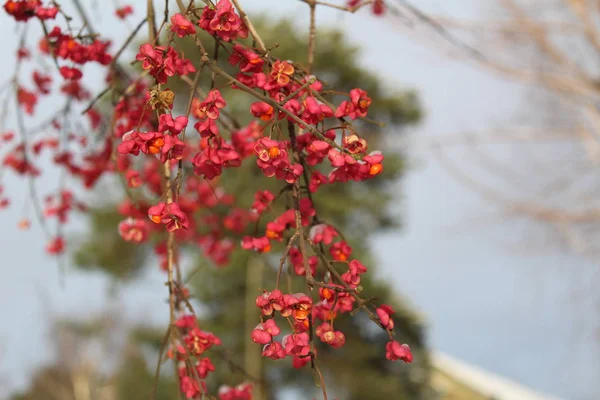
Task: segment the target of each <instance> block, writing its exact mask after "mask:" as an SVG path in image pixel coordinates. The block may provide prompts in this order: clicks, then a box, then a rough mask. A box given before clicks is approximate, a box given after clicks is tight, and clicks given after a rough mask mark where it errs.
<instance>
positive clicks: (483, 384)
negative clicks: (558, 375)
mask: <svg viewBox="0 0 600 400" xmlns="http://www.w3.org/2000/svg"><path fill="white" fill-rule="evenodd" d="M430 357H431V362H432V364H433V366H434V367H435V368H437V369H438V370H440V371H441V372H443V373H445V374H447V375H449V376H451V377H452V378H454V379H456V380H458V381H460V382H461V383H463V384H464V385H465V386H468V387H469V388H471V389H472V390H474V391H476V392H479V393H481V394H482V395H483V396H487V397H490V398H493V399H497V400H561V399H559V398H557V397H552V396H548V395H545V394H541V393H539V392H536V391H534V390H532V389H529V388H527V387H525V386H523V385H521V384H519V383H516V382H513V381H511V380H510V379H508V378H505V377H502V376H500V375H496V374H493V373H491V372H488V371H485V370H483V369H481V368H478V367H475V366H473V365H469V364H467V363H465V362H464V361H460V360H457V359H455V358H453V357H451V356H449V355H447V354H444V353H440V352H436V351H432V352H431V353H430Z"/></svg>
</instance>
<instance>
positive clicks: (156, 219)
mask: <svg viewBox="0 0 600 400" xmlns="http://www.w3.org/2000/svg"><path fill="white" fill-rule="evenodd" d="M150 219H151V220H152V222H154V223H155V224H160V220H161V218H160V215H151V216H150Z"/></svg>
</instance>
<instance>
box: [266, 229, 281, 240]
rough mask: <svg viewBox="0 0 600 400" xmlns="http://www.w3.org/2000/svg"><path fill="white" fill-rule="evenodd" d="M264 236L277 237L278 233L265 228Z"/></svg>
mask: <svg viewBox="0 0 600 400" xmlns="http://www.w3.org/2000/svg"><path fill="white" fill-rule="evenodd" d="M265 236H266V237H268V238H269V239H277V238H278V237H279V234H278V233H277V232H275V231H272V230H270V229H267V231H266V232H265Z"/></svg>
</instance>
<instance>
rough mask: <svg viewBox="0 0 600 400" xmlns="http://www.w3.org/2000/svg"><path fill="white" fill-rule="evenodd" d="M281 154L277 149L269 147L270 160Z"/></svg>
mask: <svg viewBox="0 0 600 400" xmlns="http://www.w3.org/2000/svg"><path fill="white" fill-rule="evenodd" d="M280 153H281V152H280V151H279V148H277V147H271V148H270V149H269V157H270V158H275V157H277V156H278V155H279V154H280Z"/></svg>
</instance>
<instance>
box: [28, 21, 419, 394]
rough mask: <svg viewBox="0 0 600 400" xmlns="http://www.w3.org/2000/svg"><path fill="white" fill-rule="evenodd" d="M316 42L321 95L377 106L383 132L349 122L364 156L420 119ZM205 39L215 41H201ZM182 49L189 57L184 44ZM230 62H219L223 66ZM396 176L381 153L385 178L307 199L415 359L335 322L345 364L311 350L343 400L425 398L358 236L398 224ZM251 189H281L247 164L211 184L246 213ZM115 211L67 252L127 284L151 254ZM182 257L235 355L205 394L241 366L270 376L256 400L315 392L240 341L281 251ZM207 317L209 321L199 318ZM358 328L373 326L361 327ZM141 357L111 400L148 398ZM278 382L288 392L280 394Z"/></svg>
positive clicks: (127, 363)
mask: <svg viewBox="0 0 600 400" xmlns="http://www.w3.org/2000/svg"><path fill="white" fill-rule="evenodd" d="M255 24H256V26H257V29H258V30H260V31H261V32H262V33H261V35H262V37H263V39H264V41H265V42H266V43H269V44H271V45H273V50H272V54H273V55H274V56H275V57H278V58H280V59H291V60H295V61H297V60H303V59H304V58H305V57H306V53H307V49H306V43H305V42H306V41H305V39H304V38H303V37H300V36H299V34H298V30H297V27H296V26H295V25H294V24H293V23H292V22H291V21H289V20H283V21H279V22H277V23H273V22H272V21H269V20H267V19H264V18H263V19H257V20H256V22H255ZM318 38H319V43H318V45H317V52H316V56H315V63H314V67H313V72H314V74H315V75H316V76H318V77H320V78H321V79H322V80H323V82H324V84H325V85H326V88H325V93H327V94H326V96H327V97H329V99H330V100H333V101H334V102H338V103H339V101H337V100H335V99H336V96H337V94H336V92H327V89H328V88H329V87H334V88H336V90H339V91H342V92H349V91H350V90H351V89H353V88H355V87H361V88H363V89H365V90H366V91H367V92H368V94H369V96H370V97H371V98H372V100H373V102H372V105H371V107H370V109H369V116H370V118H372V119H373V120H376V121H380V122H383V123H385V124H386V125H385V127H382V126H380V125H379V124H377V123H373V122H369V121H366V122H365V121H361V122H359V123H358V124H357V125H356V127H357V128H358V129H360V132H361V136H363V137H365V138H366V139H367V140H368V142H369V143H370V144H371V146H372V147H373V146H377V147H380V148H384V147H390V146H391V145H393V143H394V141H395V140H397V138H398V137H399V135H400V134H401V132H402V130H403V128H405V127H407V126H409V125H411V124H415V123H417V122H418V121H419V119H420V118H421V109H420V106H419V104H418V101H417V97H416V94H415V93H414V92H412V91H397V90H393V89H391V85H390V84H389V83H388V82H385V81H383V80H382V78H380V77H378V76H377V75H376V74H375V73H374V72H371V71H368V70H366V69H365V68H363V67H360V66H359V65H358V63H357V60H359V59H360V53H359V50H358V49H357V48H355V47H352V46H350V45H349V44H348V43H347V42H346V40H345V39H344V37H343V35H342V33H341V32H339V31H336V30H327V31H322V32H320V33H319V35H318ZM206 42H207V43H208V42H212V41H211V40H210V39H209V38H208V37H207V38H206ZM181 45H182V46H183V48H184V49H185V48H186V43H185V42H184V43H181ZM184 51H185V54H186V57H189V58H190V59H191V60H192V62H194V64H195V65H199V64H200V61H199V56H198V55H196V54H197V52H196V50H195V49H194V48H193V46H192V44H191V43H190V44H189V50H184ZM209 52H211V54H212V52H214V48H213V49H209ZM227 56H228V55H226V54H221V55H220V57H227ZM200 82H201V83H200V88H201V89H202V90H208V89H210V85H211V78H210V74H209V72H206V73H205V76H204V77H203V78H202V79H201V80H200ZM215 86H216V87H218V88H219V89H220V90H221V91H222V92H224V91H229V93H228V97H227V98H228V99H232V98H233V97H232V96H233V95H234V93H235V91H234V90H233V89H230V88H228V87H227V82H224V81H221V80H219V79H217V80H216V82H215ZM169 87H170V88H171V89H173V90H174V91H176V92H180V93H184V95H182V96H180V97H181V98H184V97H187V93H188V92H189V87H188V86H185V85H184V84H183V83H182V82H180V81H179V82H174V81H173V82H172V81H170V82H169ZM238 93H239V92H238ZM177 97H178V96H176V98H177ZM248 101H249V98H248V97H247V96H241V95H240V96H237V97H235V100H234V101H229V100H228V106H227V108H226V111H227V112H228V113H229V114H230V115H233V116H235V119H236V120H237V121H239V122H240V126H243V124H244V123H246V122H247V121H249V119H250V118H249V117H250V115H248V114H247V111H243V110H247V109H248V105H249V104H248V103H247V102H248ZM179 106H181V105H179ZM373 149H374V148H373ZM248 162H250V163H253V162H254V161H253V160H249V161H248ZM403 167H404V166H403V158H402V156H401V155H400V154H393V153H389V152H388V153H386V163H385V171H384V172H383V173H382V174H381V175H380V176H379V177H378V179H373V180H369V181H367V182H365V183H362V186H359V185H348V184H344V185H336V184H333V185H325V187H323V188H322V189H320V190H319V193H318V194H317V195H316V196H315V198H314V203H315V205H316V209H317V210H318V211H319V213H322V214H323V215H328V216H330V218H331V219H330V220H328V221H326V222H327V223H329V224H332V225H334V226H335V227H336V228H337V229H338V230H339V231H340V232H342V234H343V235H344V236H345V239H346V240H347V241H348V242H349V243H350V244H351V245H352V246H353V248H354V252H353V256H354V257H355V258H358V259H360V260H362V261H363V262H364V263H365V264H366V265H368V266H369V268H370V274H368V275H369V276H368V277H367V278H363V280H362V281H361V284H362V286H363V288H364V289H365V293H377V294H378V298H377V302H378V303H386V304H391V305H392V306H393V307H394V308H395V309H396V310H397V314H396V315H395V321H396V330H397V331H399V333H400V337H401V338H402V340H403V341H404V342H407V343H408V344H410V345H411V348H412V349H413V353H414V354H415V363H413V364H411V365H410V366H406V365H404V364H399V363H394V364H392V363H390V362H388V361H386V360H385V358H384V357H383V356H382V355H383V353H384V347H385V343H386V342H387V340H388V336H387V334H386V333H385V332H382V331H380V330H378V329H370V328H371V327H370V325H369V324H364V323H362V322H364V319H365V318H367V317H366V315H363V314H361V313H359V314H358V315H357V316H355V317H354V318H353V319H345V320H344V321H339V324H340V328H342V330H343V331H344V332H349V334H348V336H347V337H346V346H345V348H344V349H345V351H344V352H343V355H342V353H341V352H336V351H335V350H333V349H331V348H329V347H325V346H321V347H319V348H318V351H319V358H320V359H323V360H324V361H323V363H322V365H323V366H324V367H323V368H324V370H323V373H324V374H325V376H326V382H329V384H328V385H329V387H328V390H329V391H331V393H335V394H336V395H337V396H338V397H339V398H344V399H348V400H358V399H361V400H369V399H373V400H375V399H381V398H393V399H398V400H402V399H411V400H418V399H425V398H429V396H430V390H429V365H428V360H427V355H426V353H425V351H424V350H425V343H424V332H423V326H422V325H421V321H420V320H419V318H418V317H417V316H416V315H415V314H413V312H412V311H411V310H410V309H409V307H407V306H406V303H405V302H404V301H401V300H400V299H399V298H398V297H397V296H395V295H394V294H393V292H392V289H391V285H390V284H389V279H388V281H387V282H384V281H379V280H377V279H375V276H376V273H375V268H374V266H375V260H374V258H373V257H372V254H370V251H369V242H368V241H367V239H366V238H369V237H371V235H372V234H373V233H375V232H378V231H381V230H382V229H388V228H391V227H397V226H398V221H397V218H396V217H395V216H394V215H393V214H392V212H391V210H390V207H389V205H390V203H391V201H392V200H393V198H394V196H393V189H395V188H396V187H397V186H396V182H397V180H398V178H399V177H400V176H401V174H402V171H403ZM258 183H260V185H262V186H260V187H263V188H264V187H269V186H268V185H271V189H272V191H273V192H274V193H278V192H280V191H281V189H282V187H281V186H276V185H279V183H278V182H275V180H269V179H266V178H264V176H263V175H262V173H261V172H260V171H259V170H258V168H252V167H250V168H238V169H236V170H235V171H225V172H224V174H223V176H222V177H221V178H220V179H219V185H221V186H222V187H224V188H225V190H226V191H227V193H231V194H233V195H234V196H235V197H236V199H238V200H239V201H242V202H243V201H246V202H247V204H244V203H241V204H240V205H241V206H243V207H246V208H250V206H251V202H252V196H251V195H250V196H248V195H247V194H249V193H254V192H255V191H256V188H258V187H259V185H258ZM113 187H114V185H113ZM101 192H102V193H108V194H109V195H110V196H113V195H114V194H115V191H114V189H112V188H109V187H108V186H107V188H106V190H102V191H101ZM242 194H246V196H242ZM284 195H287V194H284ZM342 204H343V207H342V206H341V205H342ZM278 207H280V208H277V207H275V209H274V210H273V211H272V212H271V213H270V214H269V216H275V215H279V214H280V213H281V212H282V211H283V210H284V209H283V207H282V206H281V205H279V206H278ZM114 209H115V207H113V206H107V205H106V204H102V205H99V206H98V208H97V209H95V210H93V211H92V212H91V216H90V222H91V232H90V234H89V235H87V236H85V237H84V238H83V240H82V241H81V246H80V248H79V250H78V251H77V252H76V254H75V261H76V264H78V265H79V266H80V267H81V268H83V269H88V270H101V271H104V272H105V273H107V274H109V275H111V276H112V277H113V278H114V279H115V280H121V281H129V280H132V279H135V277H136V276H137V275H138V274H139V273H140V272H142V271H143V269H144V268H145V267H147V266H148V265H147V264H146V263H145V262H144V260H145V254H147V253H148V252H150V251H151V247H149V246H148V247H140V246H133V245H130V244H129V243H126V242H124V241H122V239H121V238H120V237H119V235H118V234H117V232H116V231H115V229H114V227H115V221H118V220H119V219H120V216H119V215H118V213H117V212H116V211H112V210H114ZM208 212H209V213H219V214H220V215H221V216H224V215H225V213H227V212H228V208H227V207H222V208H220V207H216V208H214V209H211V210H208ZM266 222H268V221H264V220H262V221H260V224H259V226H258V227H257V229H258V231H260V230H261V229H262V230H263V231H264V225H265V223H266ZM244 234H252V232H244ZM242 236H243V234H239V235H235V234H233V233H232V234H231V237H232V238H235V239H236V240H238V241H239V239H241V237H242ZM181 251H182V254H183V255H184V257H182V258H183V259H184V261H185V262H189V263H191V264H193V265H192V268H190V269H189V271H192V272H191V273H190V274H189V276H188V277H186V280H189V282H190V283H189V284H190V285H191V288H192V295H193V296H194V299H195V301H197V302H198V303H199V304H200V305H201V307H200V309H201V310H202V311H201V312H200V313H199V317H200V325H201V326H202V328H203V329H207V330H211V331H213V332H214V333H216V334H217V335H219V336H220V337H221V339H222V340H223V341H224V342H226V343H227V344H228V346H227V348H228V349H234V351H232V353H231V354H220V356H221V357H222V358H223V359H225V360H229V365H230V366H231V367H232V368H231V369H225V368H220V369H218V371H217V373H216V374H215V375H214V376H213V377H212V380H211V379H209V385H210V386H213V388H214V387H216V386H218V385H219V384H221V383H225V382H227V383H231V382H236V379H237V378H238V377H235V376H232V374H234V375H239V381H241V380H245V379H247V377H245V376H244V374H243V373H242V372H240V371H241V370H242V368H239V367H243V369H244V370H245V371H246V372H248V373H249V374H250V375H253V376H256V377H262V378H264V377H268V379H265V380H264V381H265V382H268V384H265V385H262V386H261V390H262V393H260V394H257V397H258V398H262V399H263V400H266V399H273V398H279V396H278V394H277V393H273V392H272V387H283V386H286V385H285V384H287V386H288V387H290V388H296V389H299V390H302V391H303V393H312V391H315V390H317V389H318V388H315V384H314V381H313V379H311V375H310V374H309V373H307V370H303V371H297V370H294V369H293V368H292V367H291V365H290V364H291V363H290V362H288V361H279V362H271V361H270V360H266V361H265V360H262V359H261V357H260V351H261V348H260V346H259V345H256V344H254V343H252V342H251V341H250V343H248V341H249V340H248V339H249V338H246V337H244V336H243V335H242V332H248V329H247V326H246V329H245V325H248V324H251V325H252V326H251V327H250V328H252V327H253V326H254V324H255V323H256V321H258V315H259V310H258V309H257V308H256V307H255V306H254V299H255V298H256V296H257V295H258V294H259V293H260V289H261V288H270V287H274V281H273V279H272V278H273V277H274V276H275V275H276V273H271V274H263V273H262V271H264V270H265V269H272V270H275V267H276V265H277V263H278V257H280V254H278V253H277V252H276V251H275V252H274V253H273V255H272V256H266V257H262V258H259V257H258V256H255V255H254V254H250V253H249V252H246V251H235V252H234V254H233V256H232V258H231V260H230V262H229V265H228V266H227V267H224V268H221V267H215V266H213V265H210V264H211V263H210V262H209V261H207V260H206V259H205V258H203V257H202V255H201V254H198V247H194V248H188V249H181ZM267 277H269V278H267ZM267 279H269V280H267ZM290 282H291V280H290ZM284 284H285V282H284ZM290 285H291V283H290ZM290 289H291V291H292V292H293V290H294V288H293V287H290ZM165 310H166V309H165ZM203 317H205V318H206V320H203ZM336 324H338V322H337V321H336ZM349 324H352V325H354V327H353V328H352V329H347V328H344V327H343V325H349ZM366 326H369V328H365V327H366ZM374 328H376V327H374ZM163 335H164V332H157V331H156V329H154V328H152V327H144V326H140V327H138V328H137V329H135V330H134V331H133V332H132V336H131V339H132V343H137V344H138V345H140V346H141V345H142V344H144V345H151V347H152V348H154V350H155V351H156V352H158V350H159V349H160V347H161V341H162V340H161V338H162V336H163ZM211 351H212V350H211ZM140 354H141V353H139V352H126V353H125V354H124V356H123V357H122V360H121V363H120V365H122V366H123V368H122V369H121V370H120V371H121V373H118V374H115V379H117V381H118V382H117V384H116V387H117V388H119V389H118V390H117V398H119V399H125V398H126V399H131V400H136V399H147V398H148V396H149V393H150V390H151V387H152V384H151V382H152V380H153V379H154V376H153V374H152V373H149V370H148V366H147V365H146V362H145V361H144V358H143V357H141V355H140ZM155 358H156V357H155ZM263 363H264V364H263ZM284 365H285V367H284ZM275 366H276V367H275ZM164 369H165V370H166V369H167V368H166V367H165V368H164ZM274 382H277V384H274ZM282 382H285V384H284V385H282V384H281V383H282ZM34 389H35V388H32V390H34ZM319 390H320V389H319ZM307 396H308V394H307ZM25 398H27V399H29V398H31V399H34V398H35V399H37V398H38V397H23V399H25Z"/></svg>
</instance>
